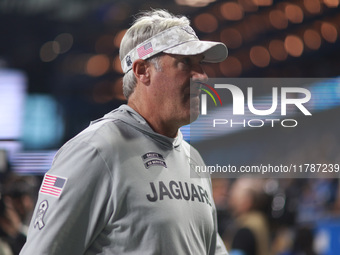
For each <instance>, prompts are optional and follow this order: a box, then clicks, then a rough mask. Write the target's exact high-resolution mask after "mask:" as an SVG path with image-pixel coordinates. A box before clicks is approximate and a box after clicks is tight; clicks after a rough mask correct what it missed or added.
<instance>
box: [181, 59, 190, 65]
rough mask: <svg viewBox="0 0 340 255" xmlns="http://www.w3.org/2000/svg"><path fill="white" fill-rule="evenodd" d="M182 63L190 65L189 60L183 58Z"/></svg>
mask: <svg viewBox="0 0 340 255" xmlns="http://www.w3.org/2000/svg"><path fill="white" fill-rule="evenodd" d="M182 63H183V64H185V65H190V64H191V61H190V58H183V59H182Z"/></svg>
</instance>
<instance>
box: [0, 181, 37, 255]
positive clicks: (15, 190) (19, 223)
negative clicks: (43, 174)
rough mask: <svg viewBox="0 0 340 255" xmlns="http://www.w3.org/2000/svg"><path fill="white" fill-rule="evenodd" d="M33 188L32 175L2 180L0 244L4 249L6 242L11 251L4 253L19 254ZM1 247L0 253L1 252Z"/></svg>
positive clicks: (24, 238) (28, 216) (32, 202)
mask: <svg viewBox="0 0 340 255" xmlns="http://www.w3.org/2000/svg"><path fill="white" fill-rule="evenodd" d="M35 188H36V181H35V179H34V177H20V176H14V175H12V176H10V177H8V179H7V180H6V181H5V182H4V185H3V188H2V193H1V194H2V195H1V210H0V240H1V241H2V243H4V244H3V245H2V244H0V246H3V247H4V249H6V247H5V246H6V244H7V246H9V247H10V249H11V251H12V253H8V252H7V253H5V252H4V254H6V255H7V254H13V255H16V254H19V252H20V250H21V248H22V246H23V245H24V243H25V241H26V234H27V226H26V224H27V223H28V221H29V220H30V218H31V215H32V211H33V206H34V196H33V194H34V193H35ZM1 248H2V247H0V254H2V253H1ZM7 248H8V247H7ZM7 250H8V249H7Z"/></svg>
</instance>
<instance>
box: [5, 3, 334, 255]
mask: <svg viewBox="0 0 340 255" xmlns="http://www.w3.org/2000/svg"><path fill="white" fill-rule="evenodd" d="M339 4H340V3H339V0H294V1H293V0H232V1H222V0H216V1H213V0H171V1H170V0H165V1H137V0H124V1H123V0H116V1H112V0H111V1H109V0H97V1H91V0H85V1H81V0H25V1H21V0H2V1H0V34H1V37H0V177H1V178H2V180H4V179H5V177H6V175H7V174H8V173H9V172H11V173H15V174H17V175H20V176H32V175H34V176H36V178H37V179H38V180H41V177H42V176H43V174H44V173H45V172H46V171H47V170H48V169H49V166H50V164H51V161H52V158H53V156H54V154H55V152H56V150H57V149H58V148H59V147H60V146H61V145H62V144H63V143H64V142H66V141H67V140H68V139H70V138H72V137H73V136H74V135H76V134H77V133H78V132H79V131H81V130H82V129H84V128H85V127H87V126H88V125H89V123H90V121H91V120H94V119H97V118H100V117H101V116H102V115H103V114H105V113H106V112H109V111H111V110H112V109H114V108H116V107H117V106H119V105H121V104H122V103H125V99H124V97H123V94H122V88H121V78H122V71H121V67H120V61H119V57H118V51H119V43H120V40H121V38H122V36H123V35H124V33H125V31H126V29H127V28H128V27H129V25H130V24H131V22H132V20H133V15H134V14H136V13H137V12H139V11H140V10H150V8H164V9H168V10H169V11H170V12H173V13H175V14H183V15H186V16H188V17H189V18H190V20H191V21H192V26H193V27H194V29H195V30H196V32H197V35H198V36H199V37H200V38H201V39H205V40H214V41H222V42H224V43H225V44H226V45H227V46H228V48H229V57H228V59H227V60H226V61H224V62H223V63H221V64H213V65H209V66H206V67H205V70H206V72H207V74H208V75H209V76H210V77H236V78H238V77H240V78H253V77H254V78H260V77H261V78H271V77H282V78H332V79H334V81H333V82H332V83H331V84H329V83H325V84H322V83H321V85H319V86H318V90H317V93H318V94H320V95H327V97H326V99H324V100H323V102H322V105H319V106H317V108H316V109H317V113H316V114H315V115H314V116H313V118H312V119H308V121H307V120H305V119H303V120H301V123H302V125H301V126H299V127H298V128H296V129H294V130H291V129H289V130H288V131H287V130H285V129H283V128H282V127H275V128H262V129H256V130H252V129H240V130H238V131H237V132H233V133H230V134H224V135H222V136H220V137H217V138H216V137H215V138H213V139H212V140H209V141H202V140H200V139H197V140H192V141H191V142H192V144H193V145H194V146H195V147H197V148H198V149H199V151H200V152H201V153H202V156H203V158H204V159H205V160H206V163H207V164H215V163H216V162H221V164H222V161H221V160H222V159H223V162H225V161H227V162H228V161H230V162H233V164H236V165H237V164H241V163H242V164H245V165H252V164H256V163H258V162H261V160H265V161H266V162H272V163H280V164H288V163H291V162H299V163H300V162H302V163H313V162H314V163H333V164H334V163H340V153H339V151H340V146H339V144H340V135H339V128H340V118H339V117H338V116H340V107H339V106H340V103H339V102H340V82H339V79H338V77H339V75H340V39H339V33H340V7H339ZM266 89H268V88H257V91H258V92H259V95H258V96H259V97H260V96H262V95H264V93H267V92H268V91H267V90H266ZM261 91H263V93H262V94H261ZM186 131H188V130H186ZM186 138H187V139H189V136H186ZM214 182H216V183H217V182H219V181H218V180H214ZM232 182H233V180H229V179H225V180H223V181H222V182H221V183H222V187H223V188H222V189H219V191H220V193H219V196H220V199H219V201H222V202H221V203H222V204H220V202H218V203H217V205H218V207H219V208H220V209H219V215H220V222H219V224H220V231H221V233H222V234H223V231H224V230H225V229H227V228H228V227H227V226H228V220H229V221H230V219H231V217H232V216H230V215H229V214H228V210H229V208H228V196H229V195H228V194H229V193H228V187H229V186H230V185H231V184H232ZM221 183H219V184H221ZM217 186H218V185H217ZM218 187H220V186H218ZM265 187H267V193H268V192H269V191H268V190H270V192H269V193H270V194H271V195H272V198H273V199H272V204H271V210H269V211H268V212H267V216H268V219H270V220H271V221H273V222H275V223H276V226H277V225H280V224H278V222H280V223H281V226H285V227H287V228H286V229H289V231H290V233H291V234H290V235H289V238H291V239H294V238H295V239H294V240H295V241H296V240H299V239H298V234H299V233H300V229H304V228H305V227H307V228H308V230H309V231H310V233H312V241H311V242H310V244H309V245H312V246H313V247H312V248H313V250H314V252H315V254H339V250H340V239H339V235H340V220H339V219H338V216H339V214H340V196H339V194H340V193H339V183H338V179H324V178H313V179H294V180H292V179H270V180H266V184H265V185H264V188H265ZM270 187H271V188H270ZM37 188H38V187H37ZM221 190H222V192H221ZM275 198H276V200H275ZM275 201H276V202H275ZM223 203H224V204H223ZM276 229H277V228H276ZM286 229H285V230H286ZM226 231H227V230H226ZM285 233H286V232H285ZM276 236H278V234H277V233H273V236H272V237H273V239H275V238H274V237H276ZM289 238H288V239H289ZM292 242H293V241H292ZM293 246H294V245H292V244H291V245H290V246H289V245H287V247H288V248H287V247H286V248H285V249H287V250H288V249H289V247H290V248H291V247H293ZM285 249H284V248H282V249H281V250H280V251H277V252H276V253H275V254H288V253H284V252H286V250H285ZM289 254H293V253H289ZM296 254H297V253H296ZM301 254H302V253H301ZM305 254H312V253H305Z"/></svg>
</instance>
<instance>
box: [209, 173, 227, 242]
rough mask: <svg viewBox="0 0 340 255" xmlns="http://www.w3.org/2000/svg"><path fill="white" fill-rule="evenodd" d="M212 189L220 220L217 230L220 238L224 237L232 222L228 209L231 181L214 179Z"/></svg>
mask: <svg viewBox="0 0 340 255" xmlns="http://www.w3.org/2000/svg"><path fill="white" fill-rule="evenodd" d="M212 189H213V199H214V201H215V206H216V212H217V219H218V221H217V229H218V233H219V234H220V236H223V233H224V232H225V231H226V227H227V226H228V224H229V221H230V210H229V208H228V189H229V180H228V179H224V178H220V179H218V178H213V179H212Z"/></svg>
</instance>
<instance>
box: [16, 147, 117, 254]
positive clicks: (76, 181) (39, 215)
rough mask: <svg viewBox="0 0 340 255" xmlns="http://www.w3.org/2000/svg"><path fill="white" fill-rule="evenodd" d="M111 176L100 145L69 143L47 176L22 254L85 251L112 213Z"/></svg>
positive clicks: (79, 252) (59, 154)
mask: <svg viewBox="0 0 340 255" xmlns="http://www.w3.org/2000/svg"><path fill="white" fill-rule="evenodd" d="M111 178H112V176H111V173H110V171H109V169H108V166H107V164H106V162H105V160H104V159H103V158H102V157H101V155H100V153H99V151H98V150H97V149H96V148H94V147H92V146H91V145H89V144H87V143H83V142H82V143H75V142H73V143H71V144H69V145H66V146H64V148H62V149H61V150H60V152H59V153H58V154H57V156H56V158H55V160H54V162H53V164H52V168H51V169H50V170H49V171H48V172H47V174H46V175H45V178H44V181H43V183H42V186H41V188H40V191H39V197H38V201H37V204H36V207H35V210H34V213H33V216H32V220H31V223H30V227H29V231H28V236H27V241H26V244H25V245H24V247H23V249H22V251H21V253H20V254H21V255H31V254H39V255H44V254H46V255H47V254H48V255H74V254H83V253H84V252H85V251H86V249H87V248H88V247H89V245H90V244H91V242H93V240H95V238H96V236H97V235H98V234H99V233H100V232H101V231H102V230H103V228H104V227H105V225H106V223H107V222H108V220H109V218H110V215H112V212H113V203H112V201H111V200H110V196H111V193H112V192H111V190H112V187H111V185H112V184H111V183H112V181H111ZM110 201H111V202H110Z"/></svg>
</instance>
